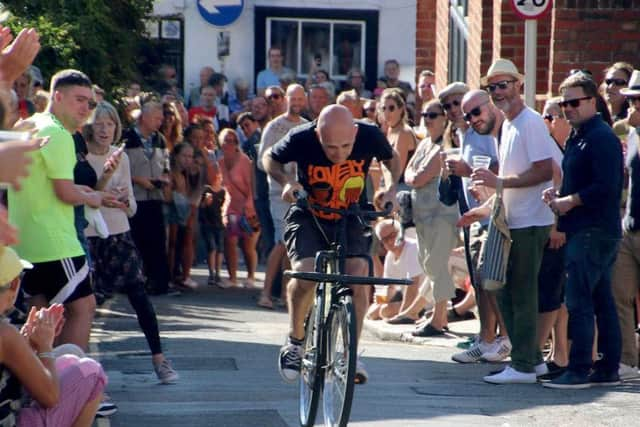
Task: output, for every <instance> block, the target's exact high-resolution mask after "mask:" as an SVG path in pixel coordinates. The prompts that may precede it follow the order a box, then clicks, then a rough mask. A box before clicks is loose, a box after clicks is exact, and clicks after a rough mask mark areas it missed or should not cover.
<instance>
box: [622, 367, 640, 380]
mask: <svg viewBox="0 0 640 427" xmlns="http://www.w3.org/2000/svg"><path fill="white" fill-rule="evenodd" d="M618 375H619V376H620V379H621V380H632V379H634V378H638V377H640V372H638V367H637V366H629V365H625V364H624V363H620V367H619V368H618Z"/></svg>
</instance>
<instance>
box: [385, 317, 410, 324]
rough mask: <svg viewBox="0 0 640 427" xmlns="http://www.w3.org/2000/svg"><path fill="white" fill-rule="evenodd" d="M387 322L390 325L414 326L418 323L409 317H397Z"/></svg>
mask: <svg viewBox="0 0 640 427" xmlns="http://www.w3.org/2000/svg"><path fill="white" fill-rule="evenodd" d="M385 322H387V323H388V324H390V325H413V324H415V323H416V319H412V318H411V317H409V316H396V317H392V318H391V319H387V320H385Z"/></svg>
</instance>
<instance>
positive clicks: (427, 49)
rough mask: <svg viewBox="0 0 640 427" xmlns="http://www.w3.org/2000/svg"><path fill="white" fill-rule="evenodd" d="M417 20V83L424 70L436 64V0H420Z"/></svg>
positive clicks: (432, 67) (433, 67) (430, 68)
mask: <svg viewBox="0 0 640 427" xmlns="http://www.w3.org/2000/svg"><path fill="white" fill-rule="evenodd" d="M416 13H417V20H416V25H417V28H416V84H417V83H418V82H417V80H418V76H419V75H420V72H421V71H422V70H426V69H429V70H431V71H433V70H434V69H435V66H436V0H418V3H417V7H416Z"/></svg>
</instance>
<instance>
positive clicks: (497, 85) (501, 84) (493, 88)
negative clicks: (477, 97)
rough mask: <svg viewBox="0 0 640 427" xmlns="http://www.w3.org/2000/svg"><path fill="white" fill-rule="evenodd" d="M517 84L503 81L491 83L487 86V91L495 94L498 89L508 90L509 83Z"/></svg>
mask: <svg viewBox="0 0 640 427" xmlns="http://www.w3.org/2000/svg"><path fill="white" fill-rule="evenodd" d="M513 82H515V80H502V81H499V82H496V83H491V84H488V85H487V90H488V91H489V92H495V91H496V89H498V88H499V89H502V90H505V89H506V88H508V87H509V83H513Z"/></svg>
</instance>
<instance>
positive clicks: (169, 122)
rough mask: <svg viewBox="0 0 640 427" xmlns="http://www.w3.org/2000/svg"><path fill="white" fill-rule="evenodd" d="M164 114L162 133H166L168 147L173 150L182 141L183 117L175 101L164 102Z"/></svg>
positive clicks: (161, 126)
mask: <svg viewBox="0 0 640 427" xmlns="http://www.w3.org/2000/svg"><path fill="white" fill-rule="evenodd" d="M162 115H163V119H162V125H160V133H161V134H162V135H164V139H165V141H166V142H167V149H168V150H169V151H170V152H171V151H173V147H175V146H176V144H179V143H181V142H182V119H181V118H180V113H179V112H178V108H177V107H176V105H175V104H174V103H173V102H164V103H163V104H162Z"/></svg>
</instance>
